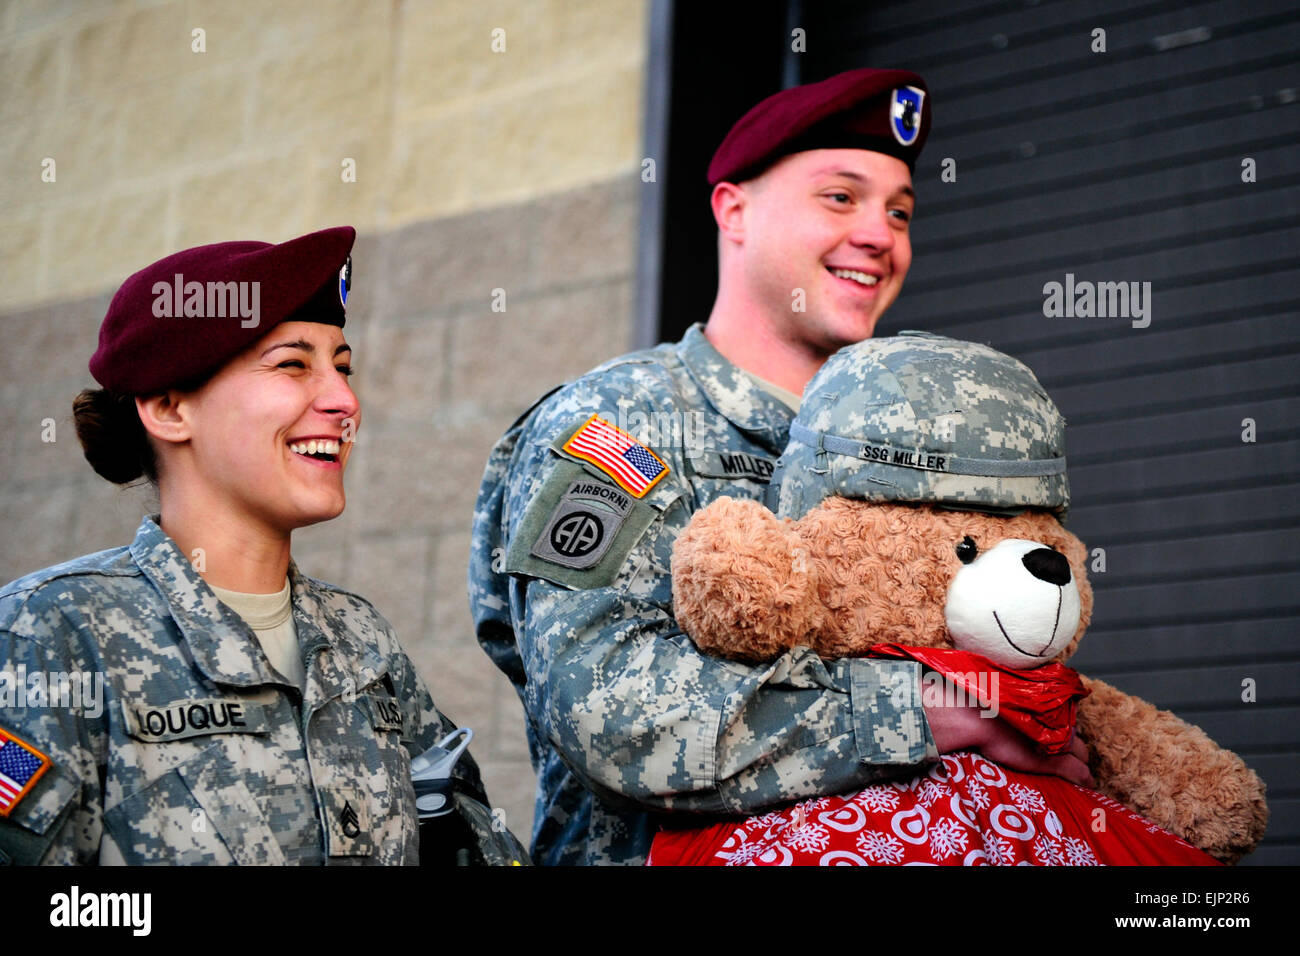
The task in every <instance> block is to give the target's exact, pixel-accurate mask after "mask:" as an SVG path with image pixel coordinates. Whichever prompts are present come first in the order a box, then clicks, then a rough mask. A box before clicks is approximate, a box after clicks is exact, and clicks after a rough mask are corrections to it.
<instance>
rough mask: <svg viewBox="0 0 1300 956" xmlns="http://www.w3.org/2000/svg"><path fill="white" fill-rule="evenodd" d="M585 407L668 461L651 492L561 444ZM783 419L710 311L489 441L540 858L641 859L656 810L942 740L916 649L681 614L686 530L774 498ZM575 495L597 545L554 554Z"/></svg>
mask: <svg viewBox="0 0 1300 956" xmlns="http://www.w3.org/2000/svg"><path fill="white" fill-rule="evenodd" d="M592 415H599V416H601V417H602V418H603V419H605V420H606V421H607V422H609V423H610V424H612V425H615V426H621V427H624V428H625V429H626V430H628V431H630V432H631V433H632V434H633V435H634V436H635V437H637V438H638V439H642V440H643V441H644V444H645V445H646V446H647V447H648V448H649V449H650V450H651V451H653V452H654V454H655V455H657V456H658V457H659V458H660V459H662V461H663V463H664V464H666V465H667V466H668V472H667V474H666V475H664V476H662V478H661V480H658V481H657V482H656V483H655V484H654V485H653V487H651V488H650V489H649V491H648V492H646V493H645V494H644V496H643V497H639V498H638V497H636V496H635V495H632V494H628V493H626V492H625V491H623V489H621V488H619V487H618V486H617V484H616V483H615V482H614V480H613V479H612V478H611V476H610V474H609V473H607V472H606V471H605V470H603V469H602V468H601V467H598V466H596V465H594V464H591V463H589V462H586V461H584V460H582V458H580V457H578V456H577V455H574V454H570V453H568V452H565V451H564V450H563V449H562V447H561V446H563V445H564V444H565V443H566V441H567V440H568V439H570V437H571V436H573V435H574V434H575V432H577V431H578V430H579V429H581V428H582V427H583V426H584V423H586V422H587V421H588V419H589V418H590V417H591V416H592ZM791 418H792V412H791V411H790V409H789V408H787V407H786V406H784V405H783V404H781V403H780V402H779V401H778V400H777V399H775V398H773V397H772V396H771V395H768V394H767V393H766V392H764V391H763V390H762V389H760V388H759V387H758V386H757V385H756V384H755V383H754V382H753V380H751V379H750V378H749V377H748V376H747V375H745V373H744V372H742V371H741V370H740V369H738V368H736V367H735V366H734V365H732V364H731V363H729V362H728V361H727V360H726V359H724V358H723V357H722V356H721V355H720V354H719V353H718V352H717V350H716V349H714V348H713V346H712V345H710V344H709V342H708V340H707V339H706V338H705V337H704V335H703V332H702V329H701V328H700V327H698V326H696V327H695V328H692V329H691V330H690V331H689V332H687V334H686V336H685V338H684V339H683V340H682V341H681V342H680V343H678V344H671V345H661V346H659V347H657V348H654V349H650V350H648V351H644V352H639V353H634V354H632V355H628V356H624V357H622V358H619V359H615V360H613V361H612V362H609V363H607V364H605V365H603V366H601V367H599V368H597V369H596V370H594V371H592V372H590V373H588V374H587V375H585V376H583V377H582V378H580V379H578V380H577V381H575V382H572V383H570V384H569V385H567V386H565V387H563V388H562V389H560V390H557V391H556V392H555V393H553V394H552V395H550V396H548V397H546V398H545V399H543V401H542V402H540V403H539V404H538V405H537V406H535V407H534V408H533V409H531V410H530V411H529V412H528V413H527V414H526V415H525V416H524V417H523V418H521V419H520V421H519V422H517V423H516V424H515V425H514V426H512V428H511V429H510V430H509V431H508V432H507V433H506V435H505V436H504V437H503V438H502V439H501V440H500V442H499V443H498V444H497V446H496V447H495V448H494V449H493V452H492V455H491V458H490V459H489V462H488V466H487V471H486V474H485V475H484V479H483V485H482V488H481V490H480V493H479V498H478V503H477V506H476V508H475V514H474V539H473V546H472V553H471V556H470V570H469V577H470V581H469V584H470V604H471V610H472V613H473V615H474V619H475V622H476V626H477V633H478V638H479V641H480V643H482V645H483V647H484V648H485V650H486V651H487V653H488V654H489V656H491V658H492V659H493V661H494V662H495V663H496V664H497V666H498V667H500V668H501V669H502V670H503V671H504V672H505V673H506V674H507V675H508V676H509V678H510V679H511V681H512V682H513V683H514V684H515V687H516V689H517V691H518V692H519V694H520V696H521V698H522V700H523V704H524V710H525V712H526V714H527V721H528V726H527V730H528V737H529V744H530V748H531V752H532V759H533V766H534V768H535V770H536V771H537V775H538V796H537V807H536V818H535V820H534V830H533V847H532V853H533V858H534V860H535V861H536V862H538V863H545V864H563V863H622V864H640V863H642V862H644V860H645V857H646V854H647V852H648V849H649V845H650V841H651V839H652V838H653V835H654V831H655V829H656V826H657V824H658V823H659V820H660V819H661V817H660V816H659V814H660V813H661V812H663V811H693V812H697V813H702V814H712V815H725V814H747V813H750V812H752V811H755V810H760V809H763V808H765V807H769V806H773V805H777V804H785V803H789V802H791V801H793V800H797V799H800V798H802V797H807V796H810V795H813V794H820V793H836V792H841V791H845V790H850V789H853V788H856V787H860V786H862V785H863V784H865V783H867V782H869V781H871V780H873V779H876V778H878V777H881V776H885V775H892V774H897V773H900V772H903V771H904V770H905V769H906V767H907V766H909V765H913V764H916V763H919V762H921V761H923V760H925V759H933V758H934V757H935V756H936V751H935V748H934V742H933V738H932V737H931V736H930V731H929V727H928V725H927V723H926V721H925V717H924V712H923V710H922V708H921V704H920V692H919V678H920V669H919V666H918V665H916V664H914V663H910V662H901V661H899V662H895V661H879V660H861V659H857V660H842V661H833V662H831V661H828V662H823V661H822V660H821V659H820V658H819V657H817V655H816V654H814V653H812V652H811V651H810V650H807V649H803V648H801V649H796V650H794V651H792V652H790V653H788V654H786V655H785V656H783V657H781V658H779V659H778V660H776V661H775V662H773V663H771V664H768V665H764V666H758V667H750V666H746V665H742V664H738V663H735V662H733V661H725V660H719V659H715V658H712V657H707V656H705V655H703V654H701V653H700V652H699V651H698V650H697V649H696V648H695V645H694V644H693V643H692V642H691V640H690V638H689V637H687V636H686V635H685V634H683V633H682V631H681V630H680V629H679V628H678V626H677V624H676V622H675V620H674V618H673V612H672V594H671V584H672V581H671V576H670V574H669V562H670V555H671V551H672V546H673V542H674V541H675V540H676V537H677V535H678V534H679V533H680V532H681V530H682V528H683V527H684V526H685V525H686V523H687V521H689V520H690V517H691V515H692V514H693V513H694V512H695V511H696V510H697V509H699V508H701V507H703V506H704V505H706V504H708V503H709V502H710V501H712V500H713V499H714V498H716V497H718V496H719V495H722V494H728V495H731V496H733V497H747V498H761V497H762V496H763V494H764V492H765V490H766V487H767V481H768V479H769V478H770V476H771V472H772V467H773V464H774V462H775V459H776V457H777V456H778V455H779V454H780V453H781V451H782V449H783V448H784V447H785V445H786V438H787V432H788V429H789V425H790V421H791ZM579 514H581V515H583V516H585V517H583V518H582V520H585V521H588V522H595V524H596V525H598V526H599V527H598V530H597V531H595V532H593V535H592V539H593V540H594V539H596V538H599V541H600V544H599V546H598V547H595V548H593V549H592V550H591V551H590V553H588V554H585V555H581V556H578V555H575V554H572V553H570V554H565V553H561V552H562V551H563V550H564V547H563V546H564V544H565V541H564V539H563V538H562V537H561V538H560V539H556V538H555V536H554V534H553V532H554V530H555V529H557V528H560V527H561V526H562V523H563V522H565V521H566V520H567V519H572V518H574V517H575V516H577V515H579ZM589 527H594V526H591V525H589ZM556 540H559V541H560V545H559V548H560V550H557V545H556V543H555V542H556Z"/></svg>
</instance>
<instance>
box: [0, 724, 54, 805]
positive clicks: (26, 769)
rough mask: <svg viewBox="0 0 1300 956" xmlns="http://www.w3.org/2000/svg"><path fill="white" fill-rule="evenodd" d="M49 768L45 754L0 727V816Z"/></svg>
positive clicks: (25, 793) (48, 759)
mask: <svg viewBox="0 0 1300 956" xmlns="http://www.w3.org/2000/svg"><path fill="white" fill-rule="evenodd" d="M49 767H50V758H49V757H47V756H45V754H43V753H41V752H40V751H39V750H37V749H36V748H34V747H32V746H30V745H29V744H27V743H25V742H24V741H22V740H19V739H18V738H17V737H15V736H14V735H13V734H10V733H6V732H5V731H4V730H3V729H0V817H7V816H9V811H10V810H12V809H13V808H14V807H16V806H17V805H18V801H19V800H21V799H22V798H23V797H25V796H27V792H28V791H29V790H31V789H32V787H34V786H35V785H36V781H37V780H39V779H41V774H43V773H45V771H46V770H48V769H49Z"/></svg>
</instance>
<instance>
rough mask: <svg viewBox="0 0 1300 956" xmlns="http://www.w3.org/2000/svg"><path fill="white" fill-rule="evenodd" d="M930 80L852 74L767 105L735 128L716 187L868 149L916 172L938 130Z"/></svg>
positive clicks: (901, 74)
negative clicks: (809, 158)
mask: <svg viewBox="0 0 1300 956" xmlns="http://www.w3.org/2000/svg"><path fill="white" fill-rule="evenodd" d="M926 94H927V89H926V86H925V80H923V79H921V77H919V76H918V75H917V74H915V73H912V72H910V71H908V70H873V69H861V70H849V71H848V72H847V73H837V74H836V75H835V76H832V77H830V78H829V79H825V80H822V81H821V82H819V83H809V84H807V85H805V86H794V87H791V88H790V89H788V90H782V91H781V92H780V93H776V94H774V95H773V96H769V97H768V98H767V99H765V100H763V101H762V102H761V103H759V104H758V105H757V106H755V107H754V108H753V109H751V110H750V111H749V112H748V113H746V114H745V115H744V116H742V117H741V118H740V119H739V121H737V123H736V125H735V126H733V127H731V130H730V132H728V133H727V135H726V138H725V139H723V141H722V145H721V146H719V147H718V150H717V152H716V153H714V154H713V161H712V162H710V163H709V185H710V186H716V185H717V184H718V183H720V182H723V181H724V180H725V181H727V182H741V181H743V180H746V179H751V178H753V177H754V176H757V175H758V174H759V173H761V172H762V171H763V170H765V169H767V167H769V166H771V165H772V164H773V163H775V162H776V161H777V160H778V159H781V158H782V157H783V156H788V155H790V154H791V153H798V152H802V151H804V150H808V149H867V150H871V151H872V152H877V153H885V154H886V155H889V156H893V157H895V158H897V159H901V160H902V161H903V162H905V163H907V168H908V169H915V168H916V159H917V157H918V156H919V155H920V154H921V147H922V146H924V145H925V138H926V136H927V135H928V134H929V132H930V106H929V103H928V102H927V95H926Z"/></svg>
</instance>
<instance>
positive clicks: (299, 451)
mask: <svg viewBox="0 0 1300 956" xmlns="http://www.w3.org/2000/svg"><path fill="white" fill-rule="evenodd" d="M341 447H342V446H341V445H340V444H339V442H336V441H334V440H333V439H330V438H321V439H312V440H311V441H301V442H294V443H292V444H290V445H289V450H290V451H291V452H293V453H294V454H296V455H315V454H322V455H335V456H337V455H338V453H339V449H340V448H341Z"/></svg>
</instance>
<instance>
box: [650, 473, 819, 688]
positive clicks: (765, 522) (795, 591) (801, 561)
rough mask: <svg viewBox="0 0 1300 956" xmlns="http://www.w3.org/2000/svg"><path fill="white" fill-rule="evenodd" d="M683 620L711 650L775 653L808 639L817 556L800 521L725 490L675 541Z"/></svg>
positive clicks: (748, 657) (769, 656)
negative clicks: (798, 526) (802, 534)
mask: <svg viewBox="0 0 1300 956" xmlns="http://www.w3.org/2000/svg"><path fill="white" fill-rule="evenodd" d="M672 570H673V610H674V613H675V614H676V616H677V623H678V624H680V625H681V627H682V630H684V631H685V632H686V633H687V634H689V635H690V636H691V638H692V639H693V640H694V641H695V643H696V645H697V646H698V647H699V648H700V650H702V651H704V652H705V653H708V654H716V655H719V656H722V657H729V658H732V659H733V660H742V661H749V662H755V663H756V662H761V661H770V660H773V659H774V658H776V657H779V656H780V655H781V654H783V653H784V652H785V651H787V650H789V649H790V648H791V647H794V646H795V645H796V644H807V643H809V640H810V638H809V634H810V633H811V631H812V630H813V628H814V626H815V623H816V618H817V616H818V614H819V612H820V605H819V604H818V602H817V601H815V600H814V596H815V594H816V589H815V587H814V586H813V583H814V582H813V578H814V575H815V573H816V572H815V562H814V561H813V559H812V556H811V555H809V553H808V551H807V549H806V548H805V546H804V544H803V541H802V539H801V538H800V537H799V534H798V532H797V530H796V528H795V526H794V525H793V524H792V523H791V522H789V521H786V520H783V519H780V518H777V517H776V516H775V515H774V514H772V512H770V511H768V510H767V509H766V508H764V507H763V506H762V505H761V504H759V503H758V502H757V501H749V500H734V499H732V498H727V497H723V498H718V499H717V500H716V501H714V502H713V503H711V504H710V505H708V507H706V508H703V509H702V510H700V511H698V512H697V513H696V514H695V516H694V517H693V518H691V522H690V524H689V525H687V526H686V529H685V530H684V531H683V532H682V533H681V535H680V536H679V537H678V539H677V542H676V544H675V545H674V546H673V568H672Z"/></svg>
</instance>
